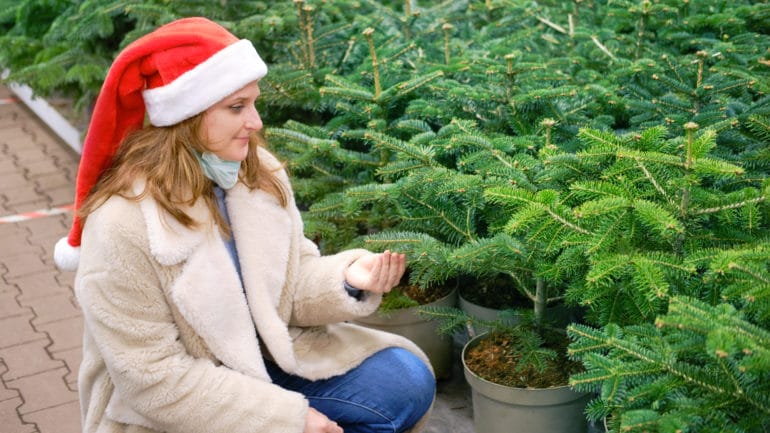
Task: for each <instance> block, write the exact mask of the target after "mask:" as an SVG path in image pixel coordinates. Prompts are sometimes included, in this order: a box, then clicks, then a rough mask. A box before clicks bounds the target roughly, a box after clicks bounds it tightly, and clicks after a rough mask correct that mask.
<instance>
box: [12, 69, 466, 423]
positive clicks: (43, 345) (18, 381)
mask: <svg viewBox="0 0 770 433" xmlns="http://www.w3.org/2000/svg"><path fill="white" fill-rule="evenodd" d="M78 161H79V156H78V155H77V153H76V152H74V151H73V150H70V148H69V147H68V146H66V145H65V144H63V142H62V141H61V140H59V138H58V137H57V136H56V135H55V134H53V133H52V132H51V131H49V130H48V129H47V127H46V126H45V125H44V123H43V122H41V121H40V119H38V118H37V117H36V116H35V115H34V114H33V113H32V112H31V111H29V110H28V109H27V108H26V107H25V106H24V104H23V103H22V102H20V101H18V100H17V99H16V98H15V97H14V95H13V94H12V93H11V92H10V91H9V90H8V89H7V88H6V87H5V86H2V85H1V84H0V432H2V433H79V432H80V406H79V404H78V397H77V372H78V366H79V365H80V359H81V347H82V344H81V338H82V332H83V321H82V316H81V312H80V310H79V308H78V306H77V303H76V301H75V298H74V295H73V291H72V283H73V278H74V273H72V272H62V271H59V270H57V269H56V267H55V265H54V263H53V246H54V244H55V243H56V241H57V240H58V239H60V238H61V237H63V236H65V235H66V234H67V232H68V230H69V225H70V223H71V220H72V215H71V213H70V212H69V211H68V206H69V205H71V204H72V201H73V197H74V195H75V174H76V172H77V165H78ZM455 367H456V368H455V371H454V374H453V377H452V379H450V380H446V381H442V383H440V384H439V389H438V392H439V394H438V400H437V402H436V406H435V408H434V412H433V415H432V417H431V420H430V422H429V424H428V426H427V428H426V431H425V433H448V432H453V433H472V432H473V427H472V421H471V404H470V391H469V390H468V387H467V385H466V383H465V381H464V378H463V377H462V371H460V370H459V368H457V367H458V366H455Z"/></svg>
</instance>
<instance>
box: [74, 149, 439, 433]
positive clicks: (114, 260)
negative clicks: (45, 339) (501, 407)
mask: <svg viewBox="0 0 770 433" xmlns="http://www.w3.org/2000/svg"><path fill="white" fill-rule="evenodd" d="M260 152H261V157H262V163H269V164H273V165H277V164H278V162H277V161H276V160H275V158H273V157H272V155H270V154H269V153H267V151H265V150H264V149H260ZM280 178H281V180H282V181H283V182H284V183H285V186H286V188H287V190H288V191H290V189H289V183H288V178H287V177H286V174H285V173H284V172H281V173H280ZM142 187H143V185H142V183H141V182H137V184H136V186H135V191H141V190H142ZM225 201H226V206H227V209H228V213H229V215H230V220H231V228H232V231H233V236H234V238H235V241H236V248H237V250H238V254H239V259H240V266H241V271H242V276H243V285H241V281H240V280H239V278H238V274H237V271H236V269H235V266H234V265H233V263H232V260H231V258H230V256H229V255H228V252H227V250H226V247H225V244H224V241H223V238H222V236H221V234H220V232H219V230H218V229H217V228H216V227H208V228H202V229H196V230H193V229H188V228H185V227H184V226H182V225H180V224H178V223H177V222H176V221H175V220H174V219H173V218H171V217H170V216H169V215H167V214H164V212H163V211H162V210H161V209H160V207H159V206H158V205H157V203H156V202H154V201H153V200H151V199H149V198H145V199H142V200H141V201H139V202H135V201H130V200H126V199H124V198H120V197H113V198H111V199H110V200H108V201H107V202H105V203H104V204H103V205H102V206H101V207H100V208H99V209H97V210H96V211H95V212H94V213H93V214H91V215H90V216H89V217H88V219H87V222H86V225H85V227H84V231H83V238H82V239H83V241H82V247H81V257H80V264H79V268H78V271H77V275H76V278H75V292H76V296H77V299H78V302H79V304H80V306H81V308H82V310H83V317H84V322H85V329H84V342H83V362H82V365H81V368H80V373H79V378H78V387H79V392H80V403H81V412H82V421H83V431H84V432H87V433H97V432H98V433H118V432H121V433H134V432H137V433H138V432H142V433H147V432H180V433H257V432H264V433H267V432H270V433H301V432H302V430H303V427H304V423H305V415H306V411H307V408H308V405H307V400H306V399H305V398H304V397H303V396H302V395H300V394H298V393H295V392H292V391H287V390H285V389H283V388H280V387H278V386H276V385H274V384H272V383H271V382H270V378H269V376H268V375H267V372H266V370H265V365H264V362H263V357H265V356H268V357H270V358H271V359H273V360H274V361H275V362H276V363H277V364H278V365H279V366H280V367H281V368H282V369H283V370H285V371H287V372H290V373H293V374H296V375H299V376H302V377H305V378H308V379H311V380H315V379H321V378H328V377H331V376H334V375H338V374H341V373H344V372H346V371H348V370H349V369H351V368H353V367H355V366H356V365H358V364H359V363H360V362H361V361H362V360H364V359H365V358H366V357H368V356H369V355H371V354H373V353H375V352H376V351H378V350H380V349H383V348H385V347H390V346H397V347H403V348H406V349H408V350H410V351H412V352H414V353H416V354H417V355H418V356H420V357H421V358H422V359H423V360H424V361H425V362H426V363H428V360H427V358H426V356H425V354H424V353H423V352H422V351H421V350H420V349H419V348H418V347H417V346H416V345H415V344H413V343H412V342H411V341H409V340H407V339H404V338H402V337H400V336H397V335H394V334H389V333H385V332H380V331H376V330H373V329H368V328H364V327H360V326H357V325H353V324H350V323H345V321H347V320H350V319H353V318H356V317H360V316H365V315H368V314H371V313H372V312H374V311H375V310H376V308H377V306H378V304H379V302H380V300H381V296H379V295H376V294H369V295H368V296H367V297H365V299H364V300H363V301H357V300H355V299H354V298H352V297H351V296H349V295H348V294H347V292H346V291H345V290H344V288H343V270H344V269H345V267H346V266H348V265H349V264H350V263H351V262H353V261H354V260H355V259H356V258H357V257H359V256H361V255H362V254H366V251H365V250H349V251H345V252H342V253H339V254H336V255H331V256H320V255H319V251H318V249H317V248H316V246H315V244H313V243H312V242H311V241H309V240H308V239H306V238H305V237H304V235H303V230H302V221H301V219H300V213H299V211H298V209H297V208H296V206H295V204H294V202H293V200H291V201H290V203H289V206H287V207H282V206H280V204H279V203H278V201H277V200H276V199H275V198H274V197H272V196H270V195H269V194H266V193H264V192H262V191H259V190H256V191H249V190H248V189H247V188H246V187H245V186H244V185H242V184H240V183H239V184H237V185H236V186H235V187H233V188H232V189H231V190H229V191H228V192H227V197H226V200H225ZM189 214H190V215H191V216H193V217H194V218H195V219H196V220H198V221H209V220H210V218H209V214H208V209H207V208H206V206H205V205H204V204H203V203H202V202H199V203H197V204H195V205H194V206H192V207H191V208H190V209H189ZM428 365H430V364H429V363H428ZM397 373H398V372H394V374H397ZM426 418H427V415H426V416H425V417H423V420H422V421H421V422H420V423H419V424H418V426H417V427H415V428H413V429H412V431H418V430H419V429H420V427H419V426H420V425H421V424H423V423H424V421H425V419H426Z"/></svg>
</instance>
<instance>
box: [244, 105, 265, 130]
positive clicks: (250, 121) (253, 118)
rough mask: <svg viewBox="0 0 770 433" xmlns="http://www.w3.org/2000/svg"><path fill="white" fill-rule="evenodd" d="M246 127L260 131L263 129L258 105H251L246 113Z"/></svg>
mask: <svg viewBox="0 0 770 433" xmlns="http://www.w3.org/2000/svg"><path fill="white" fill-rule="evenodd" d="M245 126H246V129H249V130H252V131H259V130H261V129H262V117H260V116H259V112H258V111H257V109H256V107H251V108H250V109H249V110H248V113H247V114H246V123H245Z"/></svg>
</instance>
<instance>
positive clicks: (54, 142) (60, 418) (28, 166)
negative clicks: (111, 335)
mask: <svg viewBox="0 0 770 433" xmlns="http://www.w3.org/2000/svg"><path fill="white" fill-rule="evenodd" d="M78 160H79V158H78V155H77V154H76V153H75V152H74V151H72V150H69V148H68V147H67V146H66V145H64V144H62V142H61V141H60V140H59V139H58V137H56V136H55V135H54V134H53V133H52V132H50V131H49V130H48V129H47V128H46V127H45V126H44V124H43V123H42V122H41V121H40V119H38V118H37V117H36V116H35V115H34V114H32V113H31V112H30V111H29V110H28V109H27V108H26V107H25V106H24V105H23V104H22V103H21V102H20V101H18V100H17V99H16V98H15V96H14V95H13V94H12V93H11V92H10V91H9V90H8V89H7V88H6V87H4V86H0V218H4V217H8V216H21V215H25V214H29V213H31V212H36V211H39V210H46V209H51V208H57V207H60V206H64V205H68V204H70V203H71V202H72V198H73V197H74V193H75V190H74V185H75V173H76V171H77V166H78ZM27 218H28V219H22V220H19V221H16V222H8V221H7V218H4V219H2V220H0V221H2V222H0V426H2V427H0V430H2V432H3V433H77V432H79V431H80V415H79V412H80V407H79V404H78V396H77V371H78V366H79V364H80V359H81V356H80V349H81V338H82V326H83V324H82V318H81V313H80V310H79V308H78V306H77V304H76V302H75V299H74V295H73V292H72V281H73V277H74V274H73V273H71V272H61V271H59V270H57V269H56V267H55V266H54V264H53V259H52V257H53V256H52V248H53V245H54V243H55V242H56V240H57V239H59V238H60V237H62V236H64V235H65V234H66V233H67V230H68V225H69V222H70V218H71V216H70V215H69V214H67V213H62V214H58V215H51V216H45V217H37V218H34V217H31V216H28V217H27Z"/></svg>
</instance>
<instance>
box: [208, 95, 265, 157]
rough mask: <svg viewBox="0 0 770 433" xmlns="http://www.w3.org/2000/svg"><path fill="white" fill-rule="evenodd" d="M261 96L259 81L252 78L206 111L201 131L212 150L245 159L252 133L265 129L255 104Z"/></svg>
mask: <svg viewBox="0 0 770 433" xmlns="http://www.w3.org/2000/svg"><path fill="white" fill-rule="evenodd" d="M258 97H259V84H258V83H257V82H256V81H253V82H251V83H249V84H247V85H245V86H244V87H243V88H241V89H240V90H237V91H235V92H234V93H232V94H231V95H230V96H227V97H225V98H224V99H222V100H221V101H219V102H217V103H216V104H214V105H213V106H211V107H209V109H208V110H206V111H205V112H204V113H203V120H202V122H203V123H202V125H201V132H202V135H203V139H204V143H206V147H207V149H208V151H209V152H211V153H213V154H215V155H216V156H218V157H220V158H222V159H225V160H228V161H243V160H244V159H246V155H247V154H248V152H249V136H250V135H251V134H252V133H254V132H257V131H259V130H261V129H262V118H260V117H259V113H257V109H256V108H255V107H254V103H255V102H256V100H257V98H258Z"/></svg>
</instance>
